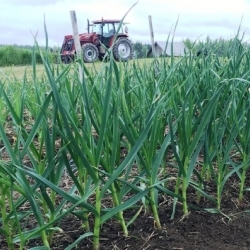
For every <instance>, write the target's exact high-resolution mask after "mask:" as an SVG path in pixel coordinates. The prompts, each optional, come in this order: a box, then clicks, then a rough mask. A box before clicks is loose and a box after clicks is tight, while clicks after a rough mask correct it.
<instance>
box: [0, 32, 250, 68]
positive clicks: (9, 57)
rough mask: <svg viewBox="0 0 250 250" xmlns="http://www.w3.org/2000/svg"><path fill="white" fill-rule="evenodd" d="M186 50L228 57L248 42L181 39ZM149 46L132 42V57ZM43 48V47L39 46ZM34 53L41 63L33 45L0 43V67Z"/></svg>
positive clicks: (24, 61)
mask: <svg viewBox="0 0 250 250" xmlns="http://www.w3.org/2000/svg"><path fill="white" fill-rule="evenodd" d="M183 42H184V44H185V46H186V48H187V51H190V52H191V53H192V54H197V53H198V54H201V55H205V54H206V55H207V54H208V53H209V54H216V55H217V56H220V57H230V56H232V55H233V53H234V51H235V49H236V47H237V49H240V50H242V51H243V50H245V49H248V48H249V44H247V43H242V40H240V39H239V40H238V43H237V42H236V43H235V38H234V39H230V40H225V39H216V40H212V39H210V38H209V37H207V38H206V40H205V41H198V42H194V41H192V40H190V39H186V40H184V41H183ZM150 48H151V45H150V44H142V43H141V42H139V41H137V42H133V51H134V58H145V57H147V52H148V50H149V49H150ZM40 49H42V50H44V49H45V47H40ZM49 50H50V51H51V60H52V61H56V59H57V58H58V51H60V48H55V47H54V48H50V49H49ZM33 53H34V55H35V59H36V63H42V59H41V56H40V54H39V52H38V51H37V50H35V52H34V51H33V46H30V45H16V44H14V45H0V67H3V66H11V65H30V64H32V55H33Z"/></svg>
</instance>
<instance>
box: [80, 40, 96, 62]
mask: <svg viewBox="0 0 250 250" xmlns="http://www.w3.org/2000/svg"><path fill="white" fill-rule="evenodd" d="M82 54H83V61H84V62H86V63H92V62H95V61H96V60H97V58H98V56H99V51H98V49H97V47H96V46H95V45H94V44H92V43H85V44H83V46H82Z"/></svg>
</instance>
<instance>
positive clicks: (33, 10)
mask: <svg viewBox="0 0 250 250" xmlns="http://www.w3.org/2000/svg"><path fill="white" fill-rule="evenodd" d="M136 1H137V0H0V11H1V14H0V32H1V33H0V44H19V45H33V42H34V38H33V35H35V34H36V33H38V35H37V40H38V43H39V45H45V33H44V15H45V22H46V26H47V31H48V36H49V46H51V47H52V46H60V45H61V43H62V41H63V37H64V35H67V34H72V25H71V20H70V11H71V10H75V11H76V17H77V23H78V30H79V33H83V32H85V31H86V20H87V18H89V20H96V19H100V18H101V17H103V18H106V19H120V18H122V17H123V15H124V14H125V13H126V12H127V11H128V9H129V8H130V7H131V6H132V5H133V4H134V3H136ZM149 15H151V17H152V21H153V28H154V36H155V41H166V40H167V37H168V34H169V33H170V32H171V28H172V30H173V27H174V26H175V24H176V22H177V20H178V24H177V28H176V31H175V36H174V37H175V40H176V41H182V40H183V39H186V38H189V39H191V40H193V41H194V40H196V39H200V40H204V39H205V38H206V37H207V36H209V37H210V38H212V39H217V38H225V39H228V38H232V37H234V35H235V34H236V33H237V30H238V28H239V26H240V24H241V32H245V36H244V37H245V39H250V0H139V2H138V4H137V5H136V6H135V7H134V8H133V9H132V10H131V11H130V13H129V14H128V15H127V17H126V19H125V21H126V22H129V25H128V28H129V35H130V37H131V39H132V41H133V42H136V41H140V42H142V43H150V32H149V22H148V16H149ZM241 19H242V22H241ZM32 34H33V35H32Z"/></svg>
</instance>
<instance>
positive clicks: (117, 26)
mask: <svg viewBox="0 0 250 250" xmlns="http://www.w3.org/2000/svg"><path fill="white" fill-rule="evenodd" d="M114 25H115V32H116V31H117V30H118V28H119V25H120V24H119V23H114ZM122 33H123V25H122V26H121V28H120V30H119V34H122Z"/></svg>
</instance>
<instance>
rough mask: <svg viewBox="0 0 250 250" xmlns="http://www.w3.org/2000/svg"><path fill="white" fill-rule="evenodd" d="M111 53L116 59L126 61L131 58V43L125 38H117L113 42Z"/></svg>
mask: <svg viewBox="0 0 250 250" xmlns="http://www.w3.org/2000/svg"><path fill="white" fill-rule="evenodd" d="M113 54H114V58H115V60H117V61H120V60H121V61H128V60H129V59H131V58H132V43H131V42H130V41H129V40H128V39H127V38H120V39H118V40H117V41H116V42H115V44H114V47H113Z"/></svg>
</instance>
